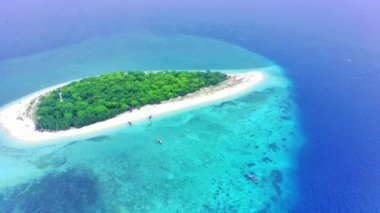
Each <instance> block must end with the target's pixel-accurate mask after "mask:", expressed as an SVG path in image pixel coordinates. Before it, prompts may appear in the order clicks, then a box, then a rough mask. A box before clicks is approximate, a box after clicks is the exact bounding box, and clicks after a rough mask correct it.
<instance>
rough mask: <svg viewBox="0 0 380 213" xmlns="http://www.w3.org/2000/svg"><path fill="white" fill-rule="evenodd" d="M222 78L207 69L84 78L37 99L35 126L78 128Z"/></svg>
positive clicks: (167, 98) (210, 84) (184, 92)
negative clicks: (38, 100) (205, 70)
mask: <svg viewBox="0 0 380 213" xmlns="http://www.w3.org/2000/svg"><path fill="white" fill-rule="evenodd" d="M226 79H227V76H226V75H225V74H223V73H221V72H210V71H207V72H188V71H163V72H141V71H134V72H115V73H109V74H104V75H101V76H96V77H89V78H84V79H82V80H80V81H76V82H72V83H70V84H68V85H66V86H64V87H62V88H59V89H56V90H54V91H52V92H51V93H50V94H48V95H46V96H44V97H42V98H41V100H40V102H39V104H38V108H37V110H36V128H37V129H39V130H65V129H69V128H71V127H75V128H80V127H83V126H87V125H90V124H93V123H96V122H98V121H103V120H106V119H109V118H112V117H114V116H116V115H118V114H120V113H123V112H125V111H127V110H131V109H133V108H140V107H142V106H144V105H147V104H157V103H160V102H162V101H165V100H169V99H172V98H176V97H179V96H184V95H186V94H189V93H193V92H196V91H198V90H200V89H201V88H204V87H208V86H212V85H216V84H218V83H220V82H222V81H224V80H226ZM60 95H61V96H62V101H61V99H60Z"/></svg>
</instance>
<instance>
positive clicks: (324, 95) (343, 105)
mask: <svg viewBox="0 0 380 213" xmlns="http://www.w3.org/2000/svg"><path fill="white" fill-rule="evenodd" d="M379 8H380V6H379V3H378V2H377V1H374V0H362V1H345V0H334V1H330V0H321V1H299V0H287V1H279V0H268V1H244V0H237V1H223V0H222V1H220V0H207V1H201V0H183V1H174V0H162V1H153V0H142V1H132V0H123V1H122V0H110V1H91V3H89V2H88V1H84V0H78V1H54V3H52V2H50V1H44V0H42V1H38V2H37V1H33V0H25V1H22V3H21V2H19V1H12V0H4V1H3V2H2V7H0V32H1V33H0V60H3V61H2V62H0V64H2V66H3V68H5V69H0V75H1V76H0V77H1V79H4V80H3V85H4V87H1V84H0V93H1V95H0V103H1V104H0V105H2V104H5V103H7V102H9V101H13V100H14V99H16V98H19V97H21V96H23V95H26V94H28V93H30V92H33V91H36V90H38V89H41V88H44V87H46V86H48V85H52V84H55V83H58V82H62V81H66V80H70V79H73V78H76V77H80V76H81V75H80V73H79V72H75V71H74V70H71V71H70V72H69V73H68V74H67V75H65V74H63V72H61V73H60V72H58V73H55V72H53V71H51V72H46V73H44V75H42V77H40V78H36V77H35V78H33V76H35V75H34V74H35V73H38V72H39V71H38V70H35V71H34V73H33V72H32V73H30V75H28V74H27V73H28V70H29V69H24V71H23V72H21V73H20V71H19V70H20V69H19V68H22V65H20V64H18V65H16V64H13V65H10V64H6V63H8V62H5V64H4V61H5V60H8V59H12V58H13V59H15V60H17V59H18V57H20V56H28V55H33V54H36V53H41V52H44V51H49V50H54V49H57V48H65V47H67V45H74V44H77V43H78V42H86V41H88V40H91V39H93V38H96V37H103V36H106V35H108V36H109V35H112V34H120V33H130V32H136V31H137V32H139V33H143V34H151V33H152V32H153V34H156V33H160V34H162V33H163V34H165V36H170V35H171V34H173V33H174V34H178V33H181V34H190V35H198V36H201V37H203V38H205V37H207V38H211V39H217V40H219V41H221V40H222V41H225V42H228V43H233V44H236V45H237V46H239V47H240V48H244V49H245V50H246V51H247V52H258V53H260V54H262V55H265V56H266V57H268V58H270V59H271V60H272V61H275V62H276V64H280V65H281V66H282V67H284V68H286V72H285V74H286V76H287V77H288V78H289V79H291V81H292V82H293V85H292V87H291V89H290V90H289V93H290V94H291V95H292V97H291V98H292V100H295V102H296V103H297V106H298V109H299V111H298V113H297V114H298V116H297V118H298V120H299V121H300V122H299V124H300V126H299V127H298V128H297V130H298V131H302V132H303V135H304V136H305V138H306V143H304V144H303V146H302V149H301V151H300V152H299V155H298V156H297V160H296V162H295V163H294V166H295V167H296V168H297V170H296V172H295V176H296V177H295V178H292V180H293V181H294V182H293V184H295V185H297V186H298V187H296V188H297V189H298V190H292V191H293V192H296V196H295V198H296V199H295V200H296V202H295V206H294V208H293V209H292V211H294V212H378V210H379V209H380V206H379V205H380V181H379V180H378V179H379V177H380V167H378V166H377V165H378V164H379V162H380V155H379V154H378V153H380V146H379V144H378V141H380V131H379V129H380V118H379V116H378V109H379V108H380V93H379V91H380V84H379V81H380V66H379V63H378V58H380V49H379V47H380V39H379V38H380V36H379V35H380V28H379V27H378V20H379V19H380V15H379V14H380V11H379ZM165 36H164V37H165ZM163 49H165V48H162V49H161V51H162V50H163ZM214 54H215V55H216V56H217V55H218V54H219V52H216V53H214ZM239 57H240V56H239ZM195 58H197V57H195ZM215 58H217V57H215ZM56 61H59V60H56ZM24 62H25V61H24ZM151 62H152V61H151ZM228 62H229V61H228V60H223V62H222V63H224V65H227V64H228ZM164 63H169V64H176V62H173V63H172V62H171V61H168V60H166V61H165V60H163V61H162V64H164ZM201 63H204V61H203V62H201ZM234 63H235V64H236V65H238V64H239V65H242V64H241V63H242V62H237V61H235V62H231V63H230V65H234ZM244 63H245V62H244ZM48 64H49V63H48ZM63 64H65V63H63ZM206 64H207V63H206ZM57 65H59V64H57ZM191 65H192V66H195V64H191ZM13 66H14V69H12V67H13ZM158 67H159V68H162V67H160V66H158ZM24 68H25V67H24ZM32 68H33V67H32ZM103 68H107V66H104V67H103ZM164 68H166V67H164ZM186 68H187V67H186ZM236 68H246V67H244V66H239V67H236ZM57 69H62V68H61V67H60V66H56V67H52V70H54V71H55V70H57ZM93 69H94V70H96V71H94V73H100V72H103V71H108V69H97V66H94V67H93ZM117 69H118V68H117ZM90 70H91V69H90ZM81 71H82V70H81ZM45 74H46V77H44V76H45ZM87 74H89V75H90V74H92V73H91V72H90V71H89V72H88V73H87ZM12 76H16V77H17V78H16V77H12ZM57 76H58V77H57ZM18 78H20V79H21V80H20V81H21V82H23V84H15V83H14V82H15V80H18ZM1 79H0V81H1ZM7 88H10V89H7ZM239 102H240V101H239ZM1 140H3V139H1ZM96 140H101V138H98V139H96ZM1 150H2V153H3V152H4V153H9V155H10V156H12V158H11V159H16V158H18V157H22V156H28V157H26V159H28V158H30V157H29V154H30V153H29V154H26V153H25V151H22V150H17V149H16V150H14V149H11V148H9V147H2V148H1ZM38 150H40V149H38ZM50 151H51V150H50ZM36 152H37V151H36ZM38 152H40V151H38ZM41 152H43V151H41ZM46 152H49V149H47V151H46ZM36 155H39V154H36ZM0 156H1V157H0V158H1V160H0V163H2V164H1V165H2V167H1V168H2V170H1V171H10V175H9V176H12V175H13V174H18V176H20V175H21V176H22V174H23V173H24V172H23V171H22V170H17V168H18V167H19V166H20V165H30V164H28V163H25V162H24V161H21V162H20V161H17V160H9V158H8V160H6V159H5V158H6V156H8V155H0ZM293 156H296V155H295V154H293ZM22 159H23V158H22ZM54 161H56V162H57V163H56V165H58V166H59V164H61V163H59V162H60V161H59V160H54ZM5 164H6V165H8V166H5ZM58 166H57V167H58ZM27 167H28V166H26V167H21V168H24V169H25V173H26V174H28V175H30V176H32V174H33V175H34V177H36V178H37V177H41V174H39V173H38V172H36V171H38V170H36V169H35V168H29V169H28V168H27ZM3 168H4V169H3ZM32 171H33V172H32ZM17 172H18V173H17ZM41 173H42V174H44V172H41ZM5 174H9V173H8V172H4V173H2V176H5ZM82 174H86V175H87V176H91V172H88V171H83V173H82ZM86 175H85V176H86ZM64 177H65V173H62V175H61V176H60V177H57V178H64ZM90 179H92V178H90ZM13 181H15V182H17V181H18V182H23V180H22V178H13V179H12V182H13ZM78 181H79V180H78ZM44 183H45V184H48V182H44ZM89 188H91V187H89ZM260 197H261V196H260ZM255 198H256V197H255ZM289 206H290V205H289ZM288 210H289V209H288V208H286V207H284V208H282V212H286V211H288Z"/></svg>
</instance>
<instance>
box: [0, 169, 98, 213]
mask: <svg viewBox="0 0 380 213" xmlns="http://www.w3.org/2000/svg"><path fill="white" fill-rule="evenodd" d="M97 200H98V189H97V179H96V178H95V177H94V176H93V175H92V174H91V173H90V172H88V171H87V172H86V171H84V170H82V169H81V170H79V169H71V170H69V171H66V172H63V173H58V174H56V173H51V174H48V175H46V176H45V177H43V178H42V179H40V180H36V181H34V182H32V183H26V184H22V185H19V186H17V187H13V188H10V189H6V190H4V191H2V192H0V206H1V207H2V209H3V210H4V212H13V211H17V212H54V213H59V212H83V211H85V210H86V209H87V208H88V207H90V206H92V205H94V204H96V202H97ZM87 210H88V209H87Z"/></svg>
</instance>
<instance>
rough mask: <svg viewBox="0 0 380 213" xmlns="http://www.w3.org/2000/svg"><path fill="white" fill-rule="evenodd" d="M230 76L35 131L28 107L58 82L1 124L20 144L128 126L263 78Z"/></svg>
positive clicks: (0, 115) (17, 106) (0, 116)
mask: <svg viewBox="0 0 380 213" xmlns="http://www.w3.org/2000/svg"><path fill="white" fill-rule="evenodd" d="M228 76H229V78H228V80H226V81H225V82H223V83H222V84H220V85H217V86H214V87H209V88H205V89H202V90H201V91H198V92H195V93H192V94H189V95H186V96H184V97H180V98H175V99H172V100H169V101H166V102H163V103H161V104H156V105H148V106H144V107H142V108H141V109H135V110H133V111H132V112H125V113H122V114H120V115H118V116H116V117H114V118H111V119H108V120H106V121H102V122H98V123H95V124H92V125H89V126H85V127H82V128H79V129H74V128H72V129H69V130H64V131H56V132H47V131H44V132H41V131H37V130H35V124H34V121H33V119H32V118H31V116H30V115H28V113H27V111H28V107H29V106H30V103H31V102H32V101H33V100H35V99H36V98H38V97H40V96H42V95H44V94H46V93H48V92H50V91H52V90H54V89H56V88H59V87H62V86H63V85H65V84H67V83H65V84H60V85H57V86H54V87H50V88H47V89H44V90H41V91H39V92H37V93H34V94H32V95H30V96H27V97H26V98H23V99H21V100H19V101H17V102H15V103H13V104H11V105H9V106H7V107H5V108H3V109H2V110H1V111H0V125H1V127H2V128H4V129H5V130H6V131H7V132H8V133H9V134H10V135H11V136H12V137H14V138H16V139H18V140H20V141H21V142H23V143H29V144H32V143H34V144H37V143H43V142H44V141H49V140H52V139H61V138H65V137H70V136H78V135H84V134H88V133H92V132H96V131H100V130H104V129H108V128H112V127H116V126H120V125H127V123H128V121H130V122H136V121H141V120H145V119H148V117H149V116H150V115H152V116H153V118H154V117H156V116H159V115H163V114H166V113H170V112H175V111H178V110H183V109H187V108H191V107H195V106H197V105H203V104H207V103H212V102H215V101H219V100H223V99H228V98H231V97H234V96H236V95H238V94H240V93H242V92H244V91H247V90H249V89H252V88H253V87H254V86H256V85H257V84H258V83H260V82H261V81H263V80H264V77H265V76H264V74H263V73H262V72H259V71H251V72H246V73H242V74H228Z"/></svg>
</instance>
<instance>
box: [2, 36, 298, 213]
mask: <svg viewBox="0 0 380 213" xmlns="http://www.w3.org/2000/svg"><path fill="white" fill-rule="evenodd" d="M105 50H113V51H110V52H108V51H106V53H107V54H105V53H104V51H105ZM111 53H112V54H111ZM195 56H196V57H195ZM147 64H148V65H147ZM165 67H170V68H171V69H186V68H190V67H191V68H192V69H217V70H220V69H223V70H225V71H228V72H245V71H250V70H252V69H259V70H262V71H263V72H265V74H266V79H265V81H264V82H263V83H261V84H259V85H258V86H256V87H255V88H254V90H252V91H249V92H247V93H244V94H242V95H240V96H239V97H235V98H232V99H228V100H225V101H223V102H216V103H212V104H207V105H204V106H201V107H197V108H193V109H190V110H186V111H182V112H177V113H175V114H171V115H166V116H163V117H158V118H154V119H153V121H150V122H148V121H146V122H143V123H140V124H135V125H134V126H133V127H132V128H131V127H129V126H128V125H125V126H122V127H119V128H114V129H109V130H104V131H100V132H97V133H94V134H91V135H86V136H80V137H72V138H67V139H64V140H60V141H53V143H50V144H51V145H48V146H33V145H28V146H25V145H23V144H18V143H17V141H14V139H11V138H9V137H8V136H7V134H6V133H5V132H3V135H2V137H3V138H2V146H1V147H2V150H1V153H2V156H1V160H0V166H1V168H3V169H4V171H7V172H6V173H3V174H1V175H0V206H2V208H3V209H4V210H5V211H14V210H16V209H18V210H20V211H31V212H38V211H46V209H50V210H51V211H54V212H65V211H70V212H72V211H78V212H82V211H86V212H93V211H95V210H99V209H101V211H105V212H120V211H132V212H176V211H179V210H181V211H185V212H191V211H195V212H202V211H205V212H213V211H238V212H249V211H278V209H290V208H291V207H292V204H293V203H294V201H295V200H296V195H297V184H296V183H297V181H296V177H295V171H296V165H295V163H294V159H295V157H296V156H297V153H298V150H299V147H301V145H302V143H303V137H302V135H301V134H300V131H299V127H298V126H299V124H298V122H297V109H296V106H295V104H294V102H293V101H292V96H291V92H290V91H291V90H290V87H291V83H290V82H289V81H288V80H287V79H286V78H285V77H284V76H283V70H282V69H281V68H280V67H278V66H276V65H275V64H274V63H272V62H270V61H269V60H267V59H265V58H264V57H261V56H260V55H257V54H254V53H252V52H248V51H246V50H244V49H242V48H239V47H237V46H234V45H231V44H228V43H226V42H221V41H218V40H212V39H207V38H202V37H195V36H186V35H177V36H175V35H172V36H170V37H168V36H154V35H148V36H146V35H145V34H142V35H136V34H134V35H123V34H121V35H113V36H108V37H101V38H97V39H94V40H89V41H86V42H83V43H80V44H77V45H71V46H69V47H65V48H60V49H56V50H53V51H47V52H44V53H39V54H36V55H32V56H28V57H21V58H17V59H10V60H4V61H2V62H0V68H1V69H2V70H8V72H12V71H13V70H18V71H19V72H20V73H22V75H20V76H22V77H20V78H18V77H17V76H11V75H9V76H8V77H7V78H3V79H2V82H3V84H2V86H1V87H2V88H5V87H8V85H9V84H10V83H9V84H7V82H10V81H11V80H12V79H16V80H17V81H18V82H24V83H23V85H24V87H20V89H19V90H18V92H19V93H21V94H22V93H24V92H26V91H28V90H31V89H32V88H34V87H36V88H38V87H40V86H45V85H50V84H52V83H57V81H65V80H69V79H68V78H70V77H71V78H79V77H84V76H88V75H94V74H99V73H102V71H104V70H110V71H113V70H116V69H123V68H124V69H126V68H129V69H143V70H148V69H155V70H156V69H163V68H165ZM54 68H55V73H54V74H53V76H55V77H56V78H49V77H48V76H49V75H52V74H51V69H54ZM231 68H235V69H234V70H231ZM236 68H241V69H239V70H238V69H236ZM242 68H245V69H242ZM77 70H83V71H82V72H78V71H77ZM24 78H27V79H29V80H30V79H34V80H33V81H26V80H23V79H24ZM41 79H43V80H41ZM47 79H49V81H47ZM40 82H41V83H42V82H43V83H44V84H43V85H39V84H41V83H40ZM16 89H17V88H14V90H15V91H16ZM17 95H18V93H17V92H14V93H12V94H10V97H12V96H17ZM3 101H6V98H4V99H3ZM6 137H8V138H6ZM156 137H160V138H162V139H163V140H164V144H163V145H159V144H157V143H156V142H155V138H156ZM12 147H13V148H12ZM247 174H255V175H256V176H257V178H258V179H259V183H253V182H252V181H251V180H249V179H247V178H246V175H247ZM47 195H49V198H48V199H43V198H44V197H45V196H47Z"/></svg>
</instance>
